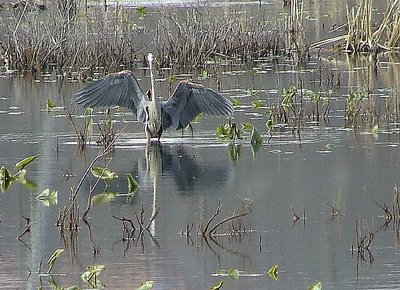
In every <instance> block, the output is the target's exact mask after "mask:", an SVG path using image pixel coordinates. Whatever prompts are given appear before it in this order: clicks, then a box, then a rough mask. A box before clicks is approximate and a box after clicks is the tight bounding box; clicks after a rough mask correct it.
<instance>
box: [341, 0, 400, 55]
mask: <svg viewBox="0 0 400 290" xmlns="http://www.w3.org/2000/svg"><path fill="white" fill-rule="evenodd" d="M372 12H373V9H372V0H361V1H360V2H359V5H358V7H353V8H352V9H349V8H347V22H348V23H347V24H348V33H347V38H346V43H345V49H346V50H348V51H351V52H377V51H379V50H392V49H399V48H400V47H399V46H400V1H399V0H388V1H387V8H386V11H385V12H384V14H383V15H384V17H383V19H382V21H381V23H380V25H379V26H378V28H377V29H376V30H375V31H373V20H372Z"/></svg>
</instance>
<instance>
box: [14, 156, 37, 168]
mask: <svg viewBox="0 0 400 290" xmlns="http://www.w3.org/2000/svg"><path fill="white" fill-rule="evenodd" d="M38 157H39V154H36V155H32V156H29V157H26V158H24V159H22V160H21V161H19V162H17V164H15V166H14V170H18V169H20V170H22V169H24V167H25V166H26V165H28V164H29V163H31V162H32V161H34V160H35V159H36V158H38Z"/></svg>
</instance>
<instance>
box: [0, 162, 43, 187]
mask: <svg viewBox="0 0 400 290" xmlns="http://www.w3.org/2000/svg"><path fill="white" fill-rule="evenodd" d="M38 157H39V154H35V155H31V156H28V157H26V158H24V159H22V160H21V161H18V162H17V163H16V164H15V166H14V171H15V172H14V173H12V172H10V171H9V170H8V169H7V168H6V167H4V166H1V168H0V190H1V192H4V191H6V190H7V189H8V188H9V187H10V185H11V184H12V183H13V182H17V183H19V184H22V185H24V186H25V187H27V188H29V189H35V188H36V184H35V183H34V182H32V181H30V180H28V179H26V170H25V169H24V168H25V166H27V165H28V164H30V163H31V162H33V161H34V160H36V158H38Z"/></svg>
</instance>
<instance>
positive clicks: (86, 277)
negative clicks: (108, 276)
mask: <svg viewBox="0 0 400 290" xmlns="http://www.w3.org/2000/svg"><path fill="white" fill-rule="evenodd" d="M104 269H105V266H104V265H99V264H94V265H90V266H88V267H87V271H85V272H83V274H82V275H81V278H82V281H84V282H85V283H87V284H88V285H89V286H90V287H92V288H97V289H98V288H103V286H102V284H101V282H100V280H99V278H98V276H99V275H100V274H101V273H102V272H103V270H104Z"/></svg>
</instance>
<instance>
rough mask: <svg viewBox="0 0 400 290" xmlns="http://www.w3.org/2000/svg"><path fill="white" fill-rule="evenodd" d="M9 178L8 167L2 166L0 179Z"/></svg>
mask: <svg viewBox="0 0 400 290" xmlns="http://www.w3.org/2000/svg"><path fill="white" fill-rule="evenodd" d="M9 179H11V174H10V171H8V169H7V168H5V167H4V166H2V167H1V168H0V180H9Z"/></svg>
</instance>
